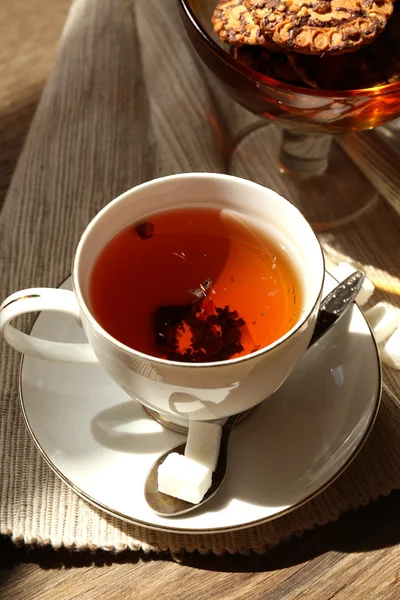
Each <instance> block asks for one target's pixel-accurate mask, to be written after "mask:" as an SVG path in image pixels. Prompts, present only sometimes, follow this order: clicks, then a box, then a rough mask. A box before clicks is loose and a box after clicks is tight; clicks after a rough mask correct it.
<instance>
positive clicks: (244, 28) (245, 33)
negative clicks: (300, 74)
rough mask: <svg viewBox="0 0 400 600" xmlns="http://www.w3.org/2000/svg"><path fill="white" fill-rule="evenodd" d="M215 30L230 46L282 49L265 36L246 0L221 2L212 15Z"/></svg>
mask: <svg viewBox="0 0 400 600" xmlns="http://www.w3.org/2000/svg"><path fill="white" fill-rule="evenodd" d="M212 23H213V25H214V31H215V33H217V34H218V36H219V37H220V38H221V40H222V41H223V42H225V43H227V44H229V45H230V46H233V47H238V46H244V45H247V46H265V47H267V48H268V49H269V50H271V51H272V52H273V51H278V52H279V51H281V48H280V46H277V45H276V44H275V43H274V42H273V41H272V40H271V39H270V38H269V37H267V38H266V37H265V36H264V35H263V34H262V33H261V30H260V27H259V25H256V24H255V23H254V21H253V19H252V17H251V15H250V13H249V11H248V10H247V8H246V6H245V3H244V0H225V1H224V2H220V3H219V4H218V6H217V7H216V9H215V11H214V14H213V16H212Z"/></svg>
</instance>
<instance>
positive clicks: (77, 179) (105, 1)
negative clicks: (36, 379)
mask: <svg viewBox="0 0 400 600" xmlns="http://www.w3.org/2000/svg"><path fill="white" fill-rule="evenodd" d="M253 121H254V117H252V115H250V114H249V113H247V112H246V111H244V110H243V109H241V108H239V107H238V106H236V105H234V104H233V103H232V102H230V100H229V99H228V98H227V97H226V96H224V94H223V93H222V92H220V91H219V88H218V86H217V85H216V84H213V83H212V80H209V79H208V75H206V74H205V72H204V69H203V67H202V66H201V65H200V64H199V63H198V61H197V59H196V58H195V57H194V55H193V53H192V50H191V47H190V44H189V42H188V40H187V38H186V34H185V32H184V30H183V28H182V26H181V23H180V18H179V15H178V12H177V7H176V2H175V0H162V1H160V0H135V2H134V3H132V4H129V3H127V2H123V1H122V0H101V1H100V0H76V1H75V2H74V4H73V5H72V8H71V11H70V14H69V18H68V21H67V23H66V26H65V30H64V33H63V36H62V39H61V44H60V50H59V53H58V56H57V59H56V63H55V66H54V69H53V72H52V75H51V77H50V80H49V82H48V84H47V86H46V89H45V91H44V94H43V97H42V99H41V102H40V105H39V108H38V110H37V114H36V116H35V118H34V121H33V124H32V127H31V130H30V132H29V135H28V138H27V140H26V143H25V147H24V150H23V152H22V155H21V157H20V160H19V162H18V166H17V169H16V171H15V174H14V177H13V180H12V184H11V187H10V190H9V192H8V195H7V198H6V201H5V204H4V207H3V210H2V212H1V215H0V272H1V274H2V275H1V280H0V296H1V298H4V297H5V296H6V295H8V294H9V293H11V292H13V291H15V290H17V289H22V288H25V287H30V286H37V285H42V286H56V285H57V284H59V282H60V281H61V280H63V279H64V278H65V277H66V276H67V275H68V274H69V270H70V265H71V258H72V256H73V252H74V248H75V246H76V244H77V242H78V239H79V236H80V234H81V232H82V230H83V229H84V227H85V225H86V224H87V223H88V221H89V220H90V219H91V218H92V217H93V216H94V215H95V214H96V213H97V212H98V210H99V209H100V208H102V207H103V206H104V205H105V204H106V203H107V202H109V201H110V200H111V199H112V198H114V197H115V196H117V195H118V194H119V193H121V192H123V191H125V190H126V189H128V188H130V187H132V186H134V185H136V184H138V183H140V182H143V181H145V180H148V179H151V178H154V177H156V176H160V175H164V174H167V173H174V172H183V171H218V172H219V171H224V169H225V168H226V164H227V156H226V149H227V148H229V146H230V144H231V143H232V140H233V139H234V138H235V136H236V139H239V137H240V131H243V128H245V127H247V126H248V125H249V123H252V122H253ZM271 131H273V130H271ZM273 135H275V133H273ZM260 151H261V150H260ZM262 151H263V152H264V153H265V160H264V161H263V168H264V169H268V168H269V167H271V185H272V184H273V185H274V187H276V188H277V189H278V190H279V191H285V190H282V189H281V188H280V185H281V184H280V183H279V181H277V180H275V179H274V177H275V175H274V173H276V165H275V163H274V156H273V152H274V151H273V149H272V147H271V149H268V148H267V149H266V148H265V147H264V149H263V150H262ZM237 160H239V163H238V165H237V170H238V171H240V172H238V174H242V175H244V176H246V173H247V175H248V176H250V175H251V174H249V173H248V171H246V169H248V168H249V163H248V157H247V159H246V156H244V157H243V163H242V164H240V157H239V159H237ZM246 160H247V162H246ZM250 166H252V165H250ZM253 166H254V165H253ZM264 174H265V172H264ZM349 202H350V203H351V198H350V199H349ZM399 225H400V216H399V215H398V214H397V213H396V211H395V210H394V208H393V206H391V205H390V204H389V203H387V202H386V201H385V200H383V199H382V198H381V197H377V198H376V199H375V201H374V203H373V206H372V208H371V209H370V210H369V211H367V212H366V213H365V214H363V215H362V216H361V217H360V218H359V219H357V223H356V224H349V225H348V226H347V227H346V228H345V229H337V230H336V231H335V232H334V233H330V234H326V235H324V236H323V237H322V242H323V244H324V248H325V251H326V253H327V255H328V257H330V259H331V260H332V261H335V262H338V261H340V260H342V259H346V260H352V261H354V262H355V263H356V264H361V265H363V266H364V267H365V268H366V271H367V274H368V275H369V276H370V277H371V279H372V280H373V281H374V282H375V284H376V285H377V287H378V290H377V292H376V294H375V297H374V298H375V301H378V300H380V299H386V300H387V301H389V302H391V303H392V304H394V305H396V306H399V293H400V280H399V275H400V264H399V253H398V250H396V247H397V245H398V236H399V231H400V227H399ZM31 324H32V319H31V318H28V317H27V318H25V319H24V320H23V327H25V328H26V329H29V327H30V325H31ZM19 361H20V357H19V356H18V354H17V353H16V352H13V351H11V350H9V349H8V348H7V347H6V345H5V344H4V343H3V342H1V363H0V414H1V420H0V481H1V486H0V533H2V534H7V535H10V536H12V537H13V539H14V540H16V541H23V542H25V543H28V544H31V543H38V544H52V545H53V546H55V547H60V546H62V545H64V546H66V547H71V548H79V549H84V548H91V549H95V548H103V549H107V550H113V551H119V550H123V549H125V548H131V549H133V550H138V549H140V548H141V549H143V550H144V551H146V552H147V551H150V550H165V549H168V548H169V549H171V550H172V551H175V552H176V551H179V550H180V549H186V550H189V551H192V550H195V549H196V550H199V551H200V552H207V551H209V550H212V551H214V552H215V553H221V552H224V551H229V552H243V553H247V552H250V551H251V550H253V551H255V552H260V553H261V552H264V551H265V550H266V549H267V548H270V547H273V546H275V545H276V544H278V543H279V542H281V541H283V540H287V539H289V538H290V537H291V536H294V535H299V534H301V533H302V532H303V531H305V530H307V529H310V528H313V527H315V526H316V525H323V524H326V523H328V522H329V521H332V520H335V519H337V518H338V517H339V516H340V514H342V513H343V512H344V511H346V510H349V509H355V508H357V507H359V506H360V505H365V504H367V503H368V502H369V501H370V500H372V499H376V498H378V497H379V496H381V495H386V494H388V493H389V492H390V491H391V490H392V489H394V488H398V487H400V465H399V460H398V456H399V450H400V405H399V402H398V399H397V397H398V394H399V390H400V385H399V378H398V374H397V373H396V372H395V371H390V370H387V369H385V371H384V393H383V401H382V405H381V409H380V411H379V414H378V418H377V421H376V424H375V426H374V428H373V431H372V434H371V435H370V437H369V439H368V441H367V443H366V444H365V446H364V448H363V449H362V451H361V453H360V454H359V455H358V456H357V458H356V459H355V461H354V462H353V463H352V464H351V466H350V467H349V468H348V469H347V470H346V472H345V473H344V474H343V475H342V476H341V477H340V478H339V479H338V480H337V481H336V482H335V483H333V484H332V485H331V486H330V487H329V488H328V489H327V490H325V491H324V492H323V493H322V494H321V495H319V496H318V497H317V498H315V499H314V500H312V501H311V502H309V503H307V504H306V505H304V506H302V507H301V508H299V509H297V510H296V511H294V512H292V513H291V514H288V515H286V516H284V517H282V518H279V519H276V520H274V521H272V522H270V523H267V524H265V525H261V526H257V527H253V528H249V529H247V530H244V531H240V532H236V533H228V534H217V535H204V536H203V535H200V536H197V535H175V534H173V533H158V532H154V531H150V530H147V529H144V528H141V527H135V526H132V525H128V524H127V523H125V522H122V521H120V520H118V519H114V518H112V517H110V516H108V515H106V514H104V513H102V512H99V511H97V510H96V509H94V508H92V507H91V506H90V505H88V504H87V503H85V502H84V501H83V500H81V499H80V498H79V497H78V496H76V495H75V494H74V493H73V492H72V491H71V490H70V489H69V488H67V487H66V486H65V485H64V484H63V483H62V482H61V481H60V480H59V479H58V478H57V477H56V476H55V475H54V473H53V472H52V471H51V470H50V469H49V468H48V466H47V465H46V464H45V463H44V461H43V460H42V458H41V456H40V455H39V453H38V451H37V450H36V448H35V446H34V444H33V442H32V441H31V439H30V437H29V434H28V432H27V430H26V428H25V426H24V423H23V419H22V415H21V411H20V408H19V404H18V392H17V381H18V368H19Z"/></svg>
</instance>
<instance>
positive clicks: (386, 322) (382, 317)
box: [365, 302, 399, 344]
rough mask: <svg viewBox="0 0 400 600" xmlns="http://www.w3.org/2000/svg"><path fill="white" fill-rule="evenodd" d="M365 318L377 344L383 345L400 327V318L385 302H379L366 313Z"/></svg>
mask: <svg viewBox="0 0 400 600" xmlns="http://www.w3.org/2000/svg"><path fill="white" fill-rule="evenodd" d="M365 316H366V318H367V321H368V323H369V324H370V326H371V329H372V331H373V334H374V336H375V339H376V342H377V344H381V343H382V342H384V341H385V340H387V338H388V337H389V336H390V335H392V333H393V332H394V331H395V330H396V328H397V326H398V325H399V318H398V316H397V314H396V312H395V311H394V309H393V308H391V307H390V306H388V305H387V304H385V303H384V302H378V304H375V306H373V307H372V308H370V309H369V310H366V311H365Z"/></svg>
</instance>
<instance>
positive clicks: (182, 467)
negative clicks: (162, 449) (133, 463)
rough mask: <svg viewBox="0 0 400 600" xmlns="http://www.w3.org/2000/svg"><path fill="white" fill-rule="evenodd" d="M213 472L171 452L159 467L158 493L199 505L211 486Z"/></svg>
mask: <svg viewBox="0 0 400 600" xmlns="http://www.w3.org/2000/svg"><path fill="white" fill-rule="evenodd" d="M211 478H212V471H211V469H209V468H208V467H206V466H204V465H201V464H200V463H198V462H196V461H195V460H192V459H191V458H188V457H187V456H183V455H182V454H177V453H176V452H171V453H170V454H168V456H167V458H166V459H165V460H164V462H163V463H161V465H160V466H159V467H158V491H159V492H162V493H163V494H168V495H169V496H174V497H175V498H180V499H181V500H186V501H187V502H191V503H192V504H198V503H199V502H201V500H202V499H203V497H204V494H205V493H206V491H207V490H208V489H209V488H210V486H211Z"/></svg>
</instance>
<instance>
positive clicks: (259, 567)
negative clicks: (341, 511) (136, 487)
mask: <svg viewBox="0 0 400 600" xmlns="http://www.w3.org/2000/svg"><path fill="white" fill-rule="evenodd" d="M399 504H400V490H397V491H394V492H392V493H391V494H390V495H389V496H388V497H387V498H381V499H380V500H379V501H376V502H373V503H371V504H370V505H369V506H367V507H363V508H361V509H359V510H358V511H356V512H349V513H347V514H346V515H344V516H343V517H342V518H341V519H340V520H339V521H338V522H336V523H330V524H329V525H326V526H324V527H318V528H316V529H315V530H313V531H309V532H307V533H305V534H304V535H303V536H302V537H300V538H296V539H293V540H291V541H290V542H287V543H283V544H281V545H280V546H278V547H277V548H275V549H274V550H271V551H270V552H269V553H267V554H264V555H256V554H251V555H248V556H243V555H239V554H236V555H223V556H215V555H213V554H207V555H200V554H199V553H198V552H194V553H192V554H183V555H181V556H179V557H178V559H179V560H180V561H182V563H183V565H184V566H185V567H191V568H195V569H201V570H206V571H219V572H232V573H235V572H236V573H239V572H249V573H251V572H263V571H274V570H279V569H284V568H287V567H290V566H293V565H299V564H301V563H304V562H307V561H309V560H312V559H314V558H316V557H318V556H321V555H323V554H325V553H327V552H330V551H334V552H339V553H344V554H347V553H353V552H354V553H355V552H369V551H373V550H378V549H382V548H388V547H391V546H395V545H397V544H399V543H400V511H399V509H398V507H399ZM176 558H177V557H172V556H171V554H170V553H169V552H162V553H160V554H155V553H151V554H145V553H144V552H141V551H140V552H131V551H125V552H121V553H120V554H113V553H111V552H104V551H100V550H99V551H96V552H78V551H70V550H66V549H64V548H62V549H60V550H54V549H53V548H50V547H45V548H38V547H34V548H30V547H27V546H15V545H14V544H13V543H12V542H11V540H10V539H9V538H7V537H0V588H1V585H2V583H3V582H4V581H6V580H7V578H8V572H9V570H11V569H13V568H14V567H16V566H18V565H20V564H23V563H32V564H36V565H38V566H39V567H40V568H42V569H61V568H64V569H65V568H67V569H68V568H83V567H89V566H98V567H102V566H106V565H113V564H125V563H131V564H136V563H139V562H149V561H173V560H176Z"/></svg>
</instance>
